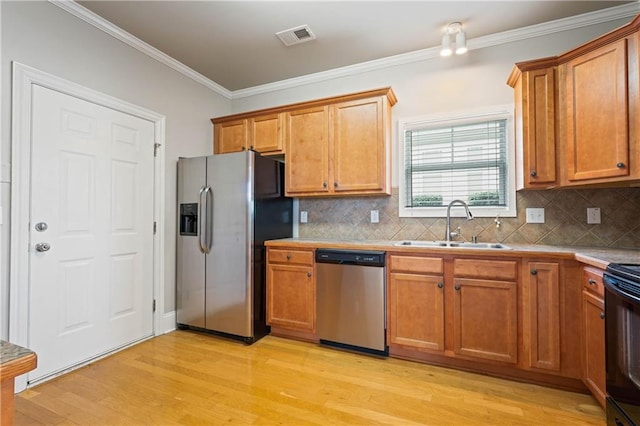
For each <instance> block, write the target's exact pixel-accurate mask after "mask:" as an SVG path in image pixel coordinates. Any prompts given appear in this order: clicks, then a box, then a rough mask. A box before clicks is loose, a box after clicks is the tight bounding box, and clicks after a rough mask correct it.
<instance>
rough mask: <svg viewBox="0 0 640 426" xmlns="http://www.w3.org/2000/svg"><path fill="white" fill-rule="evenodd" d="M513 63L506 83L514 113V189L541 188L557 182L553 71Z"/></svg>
mask: <svg viewBox="0 0 640 426" xmlns="http://www.w3.org/2000/svg"><path fill="white" fill-rule="evenodd" d="M520 66H521V67H522V68H524V69H521V68H520V67H518V66H516V68H514V73H513V74H512V75H511V77H510V80H509V84H510V85H511V86H512V87H513V89H514V96H515V112H516V114H515V115H516V139H517V140H518V142H519V144H518V146H517V148H518V149H517V159H518V162H517V170H518V174H517V188H518V189H523V188H532V189H533V188H537V189H544V188H549V187H552V186H556V185H557V183H558V182H557V181H558V178H557V171H556V83H555V81H556V75H555V74H556V70H555V67H548V68H542V69H534V70H530V71H528V70H527V69H526V67H525V66H523V65H520Z"/></svg>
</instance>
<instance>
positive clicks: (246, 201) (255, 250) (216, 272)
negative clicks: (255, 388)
mask: <svg viewBox="0 0 640 426" xmlns="http://www.w3.org/2000/svg"><path fill="white" fill-rule="evenodd" d="M292 208H293V201H292V199H291V198H288V197H285V196H284V164H283V163H282V162H280V161H277V160H275V159H271V158H267V157H262V156H260V155H259V154H258V153H256V152H254V151H243V152H238V153H233V154H223V155H211V156H207V157H197V158H180V159H179V160H178V222H179V223H178V229H179V233H178V241H177V271H176V272H177V277H176V289H177V292H176V319H177V326H178V328H193V329H201V330H206V331H210V332H214V333H217V334H222V335H226V336H229V337H233V338H237V339H241V340H243V341H245V342H246V343H253V342H254V341H255V340H257V339H259V338H260V337H262V336H264V335H265V334H267V333H268V327H267V325H266V296H265V287H266V286H265V275H266V271H265V262H266V253H265V247H264V241H265V240H269V239H277V238H286V237H291V236H292V232H293V212H292Z"/></svg>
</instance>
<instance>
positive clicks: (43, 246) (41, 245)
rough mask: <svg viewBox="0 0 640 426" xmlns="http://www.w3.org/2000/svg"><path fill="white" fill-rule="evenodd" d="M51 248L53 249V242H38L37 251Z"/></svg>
mask: <svg viewBox="0 0 640 426" xmlns="http://www.w3.org/2000/svg"><path fill="white" fill-rule="evenodd" d="M50 249H51V244H49V243H38V244H36V251H39V252H43V251H49V250H50Z"/></svg>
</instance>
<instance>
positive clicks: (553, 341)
mask: <svg viewBox="0 0 640 426" xmlns="http://www.w3.org/2000/svg"><path fill="white" fill-rule="evenodd" d="M523 278H524V283H523V284H524V285H523V292H524V294H523V303H522V305H523V317H522V322H523V329H524V345H525V356H527V359H526V360H525V362H526V367H527V368H539V369H543V370H549V371H560V266H559V265H558V264H557V263H546V262H528V263H527V267H526V269H525V271H524V274H523Z"/></svg>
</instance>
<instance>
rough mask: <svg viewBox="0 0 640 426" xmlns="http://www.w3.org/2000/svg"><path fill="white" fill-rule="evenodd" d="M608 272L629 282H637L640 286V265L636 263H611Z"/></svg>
mask: <svg viewBox="0 0 640 426" xmlns="http://www.w3.org/2000/svg"><path fill="white" fill-rule="evenodd" d="M607 272H608V273H609V274H611V275H617V276H619V277H621V278H626V279H627V280H631V281H635V282H637V283H639V285H640V265H637V264H634V263H610V264H609V265H608V266H607Z"/></svg>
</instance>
